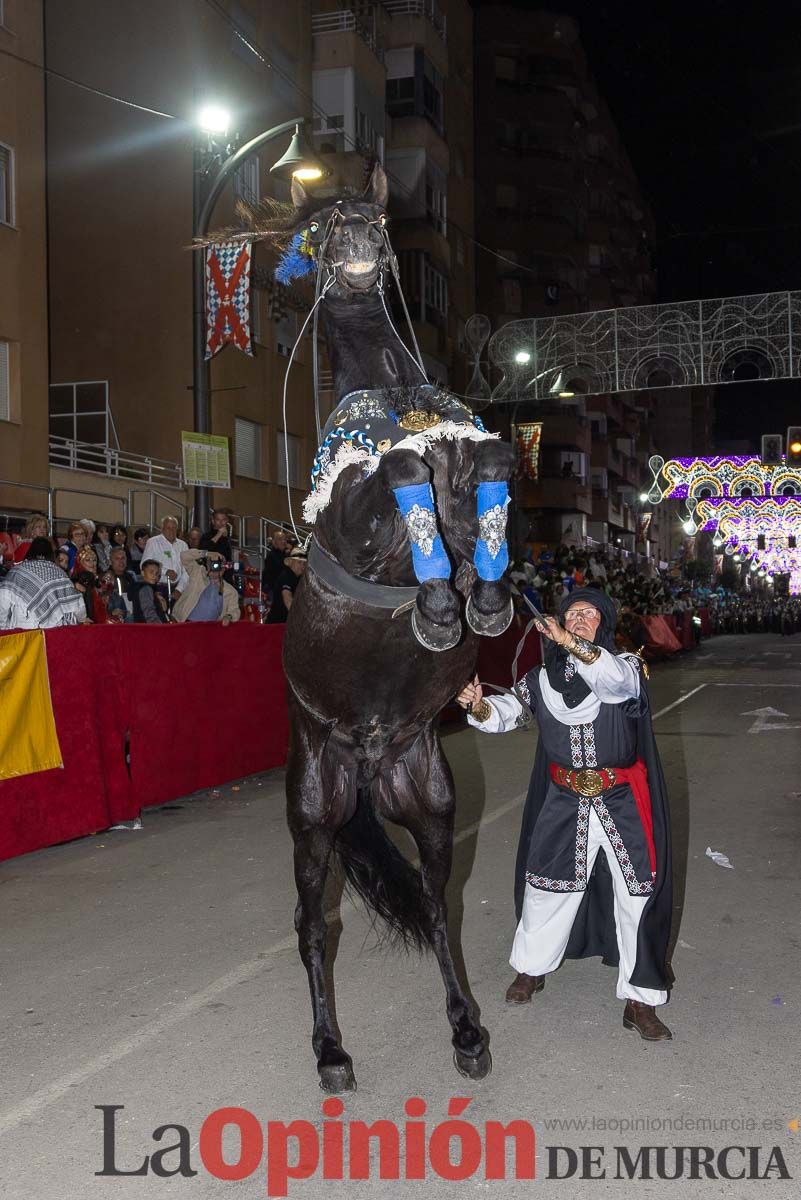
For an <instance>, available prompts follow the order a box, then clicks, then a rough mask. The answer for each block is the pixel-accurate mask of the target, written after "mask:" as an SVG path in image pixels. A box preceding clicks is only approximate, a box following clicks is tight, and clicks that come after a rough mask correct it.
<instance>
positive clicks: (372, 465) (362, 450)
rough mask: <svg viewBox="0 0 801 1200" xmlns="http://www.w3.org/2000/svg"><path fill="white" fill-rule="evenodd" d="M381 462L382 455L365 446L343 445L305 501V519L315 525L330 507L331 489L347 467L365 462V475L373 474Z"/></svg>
mask: <svg viewBox="0 0 801 1200" xmlns="http://www.w3.org/2000/svg"><path fill="white" fill-rule="evenodd" d="M380 462H381V456H380V455H378V454H371V453H370V451H369V450H368V449H367V448H366V447H365V446H353V445H351V446H346V445H344V444H343V445H341V446H340V447H339V449H338V450H337V452H336V454H335V455H334V457H333V458H332V460H331V462H330V463H329V464H328V468H327V469H326V470H325V471H323V472H322V475H321V477H320V482H319V483H318V485H317V487H316V488H315V490H314V491H313V492H309V494H308V496H307V497H306V499H305V500H304V501H303V519H304V521H306V522H307V524H309V525H313V524H314V522H315V521H316V520H317V516H318V514H319V513H320V512H322V510H323V509H324V508H327V507H328V505H329V503H330V501H331V490H332V488H333V486H334V484H335V483H336V481H337V480H338V479H339V477H340V475H341V474H342V472H343V471H344V470H345V469H346V467H351V466H353V464H354V463H364V466H365V475H372V473H373V471H375V470H377V468H378V464H379V463H380Z"/></svg>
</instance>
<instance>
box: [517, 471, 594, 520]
mask: <svg viewBox="0 0 801 1200" xmlns="http://www.w3.org/2000/svg"><path fill="white" fill-rule="evenodd" d="M517 503H518V505H519V506H520V507H521V508H544V509H558V510H559V511H561V512H583V513H588V514H589V513H591V512H592V492H591V489H590V487H589V485H588V484H586V483H583V482H582V481H581V480H580V479H575V478H574V479H562V478H561V477H559V478H549V477H547V476H546V477H544V478H542V479H538V480H536V481H535V480H531V479H521V480H520V483H519V484H518V488H517Z"/></svg>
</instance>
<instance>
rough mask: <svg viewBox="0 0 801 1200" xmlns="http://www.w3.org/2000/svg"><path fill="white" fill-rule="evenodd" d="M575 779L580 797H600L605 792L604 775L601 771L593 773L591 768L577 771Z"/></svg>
mask: <svg viewBox="0 0 801 1200" xmlns="http://www.w3.org/2000/svg"><path fill="white" fill-rule="evenodd" d="M574 778H575V781H576V791H577V792H578V794H579V795H580V796H600V794H601V792H602V791H603V790H604V777H603V775H602V774H601V772H600V771H593V770H592V768H591V767H585V768H584V769H583V770H582V771H576V774H575V776H574Z"/></svg>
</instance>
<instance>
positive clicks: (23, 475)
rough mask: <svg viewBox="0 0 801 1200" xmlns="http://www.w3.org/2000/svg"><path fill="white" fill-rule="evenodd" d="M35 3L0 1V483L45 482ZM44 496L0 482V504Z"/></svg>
mask: <svg viewBox="0 0 801 1200" xmlns="http://www.w3.org/2000/svg"><path fill="white" fill-rule="evenodd" d="M42 38H43V33H42V10H41V6H40V5H37V4H33V3H30V2H29V0H1V2H0V51H2V57H1V58H0V64H1V69H0V480H2V481H5V480H9V481H11V482H12V483H17V482H19V481H23V480H24V481H26V482H27V483H31V484H37V485H39V486H40V487H46V486H47V481H48V461H47V356H48V350H47V240H46V217H45V212H46V206H45V195H46V188H45V168H44V164H45V158H44V148H45V105H44V74H43V71H42V61H43V41H42ZM42 494H43V493H40V492H37V491H35V490H33V489H28V488H26V489H21V488H19V487H8V486H4V485H3V483H0V507H19V508H25V507H29V506H33V505H35V504H37V503H40V502H41V496H42Z"/></svg>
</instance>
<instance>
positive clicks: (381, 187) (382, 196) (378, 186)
mask: <svg viewBox="0 0 801 1200" xmlns="http://www.w3.org/2000/svg"><path fill="white" fill-rule="evenodd" d="M364 199H365V200H367V201H368V202H369V203H370V204H377V205H379V207H380V208H386V206H387V200H388V199H389V184H388V183H387V176H386V172H385V171H384V168H383V167H382V166H381V163H379V162H377V163H376V164H375V166H374V167H373V172H372V174H371V176H370V178H369V180H368V182H367V187H366V188H365V189H364Z"/></svg>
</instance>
